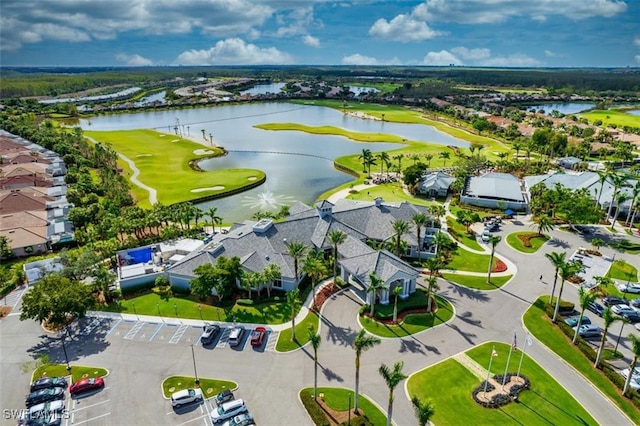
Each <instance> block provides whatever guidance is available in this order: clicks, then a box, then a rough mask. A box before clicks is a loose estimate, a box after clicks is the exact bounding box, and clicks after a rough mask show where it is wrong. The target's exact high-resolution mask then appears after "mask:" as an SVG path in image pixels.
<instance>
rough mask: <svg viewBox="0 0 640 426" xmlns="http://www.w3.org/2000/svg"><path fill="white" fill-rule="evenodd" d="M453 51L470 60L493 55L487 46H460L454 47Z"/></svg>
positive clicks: (478, 59)
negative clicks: (474, 47)
mask: <svg viewBox="0 0 640 426" xmlns="http://www.w3.org/2000/svg"><path fill="white" fill-rule="evenodd" d="M451 51H452V52H453V53H455V54H456V55H458V56H459V57H461V58H462V59H465V60H469V61H480V60H483V59H487V58H489V57H491V50H489V49H486V48H480V49H467V48H466V47H463V46H460V47H454V48H453V49H451Z"/></svg>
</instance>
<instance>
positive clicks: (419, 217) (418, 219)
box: [411, 213, 428, 259]
mask: <svg viewBox="0 0 640 426" xmlns="http://www.w3.org/2000/svg"><path fill="white" fill-rule="evenodd" d="M411 220H413V224H414V225H416V234H417V235H416V236H417V238H418V239H417V241H418V259H420V252H422V239H421V237H422V227H423V226H424V225H425V224H426V223H427V220H428V218H427V215H426V214H424V213H416V214H414V215H413V217H412V218H411Z"/></svg>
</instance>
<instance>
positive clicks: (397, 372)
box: [378, 361, 407, 426]
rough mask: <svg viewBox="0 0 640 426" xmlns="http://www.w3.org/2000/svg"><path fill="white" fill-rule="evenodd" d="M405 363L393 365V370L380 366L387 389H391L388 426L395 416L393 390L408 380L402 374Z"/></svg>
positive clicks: (379, 370)
mask: <svg viewBox="0 0 640 426" xmlns="http://www.w3.org/2000/svg"><path fill="white" fill-rule="evenodd" d="M403 366H404V362H402V361H398V362H396V363H395V364H394V365H393V369H390V368H389V367H387V366H386V365H385V364H382V365H380V368H379V369H378V372H379V373H380V375H381V376H382V378H383V379H384V381H385V383H386V384H387V387H388V388H389V405H388V407H387V426H391V416H392V415H393V390H394V389H395V388H396V386H398V385H399V384H400V382H401V381H403V380H404V379H406V378H407V376H406V375H405V374H404V373H403V372H402V367H403Z"/></svg>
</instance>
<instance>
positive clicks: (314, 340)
mask: <svg viewBox="0 0 640 426" xmlns="http://www.w3.org/2000/svg"><path fill="white" fill-rule="evenodd" d="M307 333H308V337H309V342H310V343H311V347H312V348H313V399H314V400H317V399H318V348H320V342H321V341H322V337H321V336H320V334H319V333H316V331H315V330H314V329H313V326H311V325H310V326H309V328H307Z"/></svg>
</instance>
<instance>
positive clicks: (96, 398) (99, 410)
mask: <svg viewBox="0 0 640 426" xmlns="http://www.w3.org/2000/svg"><path fill="white" fill-rule="evenodd" d="M110 392H111V390H110V389H109V386H105V387H104V388H103V389H100V390H97V391H93V392H87V393H86V394H83V395H81V396H74V397H71V396H69V395H68V396H67V400H66V402H65V405H66V407H67V410H68V414H69V415H68V416H66V419H64V420H63V423H62V424H63V425H65V426H77V425H83V424H87V425H108V424H112V423H113V422H112V421H110V419H109V417H110V416H111V410H112V409H113V406H112V405H111V404H110V401H111V398H110V397H109V394H110ZM67 394H68V392H67Z"/></svg>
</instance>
